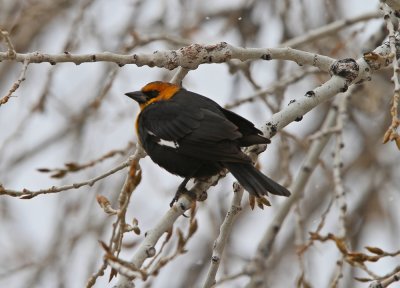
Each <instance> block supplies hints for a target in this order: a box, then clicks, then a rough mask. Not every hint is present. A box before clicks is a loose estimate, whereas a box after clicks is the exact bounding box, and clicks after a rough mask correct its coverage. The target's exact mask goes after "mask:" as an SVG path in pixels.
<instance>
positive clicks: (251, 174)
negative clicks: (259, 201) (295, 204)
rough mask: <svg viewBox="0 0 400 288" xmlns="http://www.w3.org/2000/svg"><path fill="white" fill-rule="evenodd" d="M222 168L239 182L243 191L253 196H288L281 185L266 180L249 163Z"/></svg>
mask: <svg viewBox="0 0 400 288" xmlns="http://www.w3.org/2000/svg"><path fill="white" fill-rule="evenodd" d="M224 166H225V167H226V168H228V170H229V171H230V172H231V173H232V175H233V176H234V177H235V178H236V179H237V180H238V181H239V183H240V184H241V185H242V186H243V188H244V189H245V190H247V191H248V192H249V193H250V194H252V195H254V196H261V195H267V194H268V192H270V193H272V194H275V195H280V196H289V195H290V192H289V190H287V189H286V188H285V187H283V186H282V185H280V184H278V183H276V182H275V181H274V180H272V179H270V178H268V177H267V176H265V175H264V174H263V173H261V172H260V171H259V170H257V169H256V168H255V167H254V166H253V165H252V164H250V163H232V162H231V163H224Z"/></svg>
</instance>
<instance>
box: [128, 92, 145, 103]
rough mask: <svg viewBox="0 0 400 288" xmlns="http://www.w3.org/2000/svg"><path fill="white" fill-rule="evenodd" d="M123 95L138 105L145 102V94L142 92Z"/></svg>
mask: <svg viewBox="0 0 400 288" xmlns="http://www.w3.org/2000/svg"><path fill="white" fill-rule="evenodd" d="M125 95H126V96H128V97H129V98H131V99H133V100H135V101H136V102H138V103H139V104H144V103H146V101H147V97H146V95H145V94H143V92H142V91H135V92H128V93H125Z"/></svg>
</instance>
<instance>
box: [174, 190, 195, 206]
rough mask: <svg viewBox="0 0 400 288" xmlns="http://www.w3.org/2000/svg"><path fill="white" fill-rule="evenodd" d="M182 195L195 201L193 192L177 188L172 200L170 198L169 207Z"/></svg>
mask: <svg viewBox="0 0 400 288" xmlns="http://www.w3.org/2000/svg"><path fill="white" fill-rule="evenodd" d="M182 195H186V196H188V197H189V198H191V199H196V195H195V194H194V193H193V192H191V191H189V190H187V189H186V187H179V188H178V190H177V191H176V193H175V196H174V198H172V201H171V203H169V207H172V206H174V204H175V203H176V202H178V200H179V198H180V197H181V196H182Z"/></svg>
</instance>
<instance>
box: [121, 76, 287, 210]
mask: <svg viewBox="0 0 400 288" xmlns="http://www.w3.org/2000/svg"><path fill="white" fill-rule="evenodd" d="M125 95H127V96H128V97H130V98H132V99H133V100H135V101H136V102H138V103H139V105H140V109H141V112H140V113H139V115H138V117H137V119H136V130H137V134H138V137H139V141H140V142H141V144H142V146H143V148H144V150H145V151H146V152H147V154H148V155H149V156H150V158H151V159H152V160H153V161H154V162H155V163H157V164H158V165H159V166H161V167H163V168H164V169H166V170H167V171H169V172H170V173H173V174H176V175H179V176H181V177H184V178H185V180H184V181H183V182H182V184H181V185H180V186H179V188H178V191H177V194H176V195H175V198H174V200H173V202H172V203H171V205H172V204H173V203H174V201H176V200H177V198H178V197H179V194H180V193H182V192H184V191H186V190H185V186H186V184H187V182H188V181H189V180H190V179H191V178H201V177H209V176H213V175H216V174H217V173H218V172H219V171H221V170H222V169H223V168H227V169H228V170H229V171H230V172H231V173H232V174H233V176H234V177H235V178H236V179H237V180H238V181H239V183H240V184H241V185H242V186H243V188H244V189H246V190H247V191H248V192H249V193H250V194H252V195H254V196H256V197H259V196H261V195H266V194H267V192H270V193H272V194H276V195H282V196H289V195H290V192H289V191H288V190H287V189H286V188H285V187H283V186H281V185H279V184H278V183H276V182H275V181H273V180H271V179H270V178H268V177H267V176H265V175H264V174H262V173H261V172H260V171H259V170H257V169H256V168H255V167H254V166H253V165H252V162H251V160H250V158H249V157H248V156H247V155H246V154H244V153H243V152H242V151H241V149H240V147H247V146H251V145H254V144H266V143H269V142H270V141H269V139H267V138H265V137H263V136H262V132H261V131H260V130H258V129H257V128H255V127H254V124H253V123H251V122H250V121H248V120H246V119H245V118H243V117H241V116H239V115H237V114H235V113H233V112H231V111H229V110H226V109H224V108H222V107H221V106H219V105H218V104H217V103H216V102H214V101H212V100H211V99H208V98H206V97H204V96H201V95H199V94H196V93H193V92H190V91H187V90H185V89H183V88H181V87H180V86H178V85H175V84H171V83H167V82H159V81H157V82H151V83H149V84H147V85H146V86H144V87H143V88H142V90H140V91H136V92H129V93H126V94H125Z"/></svg>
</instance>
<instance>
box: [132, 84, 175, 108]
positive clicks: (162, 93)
mask: <svg viewBox="0 0 400 288" xmlns="http://www.w3.org/2000/svg"><path fill="white" fill-rule="evenodd" d="M179 89H181V87H180V86H178V85H175V84H172V83H168V82H161V81H155V82H150V83H148V84H146V86H144V87H143V88H142V89H141V90H140V91H135V92H128V93H125V95H126V96H128V97H129V98H132V99H133V100H135V101H136V102H138V103H139V106H140V109H142V110H143V109H144V108H145V107H146V106H148V105H150V104H152V103H154V102H157V101H163V100H168V99H170V98H171V97H172V96H174V95H175V93H176V92H178V91H179Z"/></svg>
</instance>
